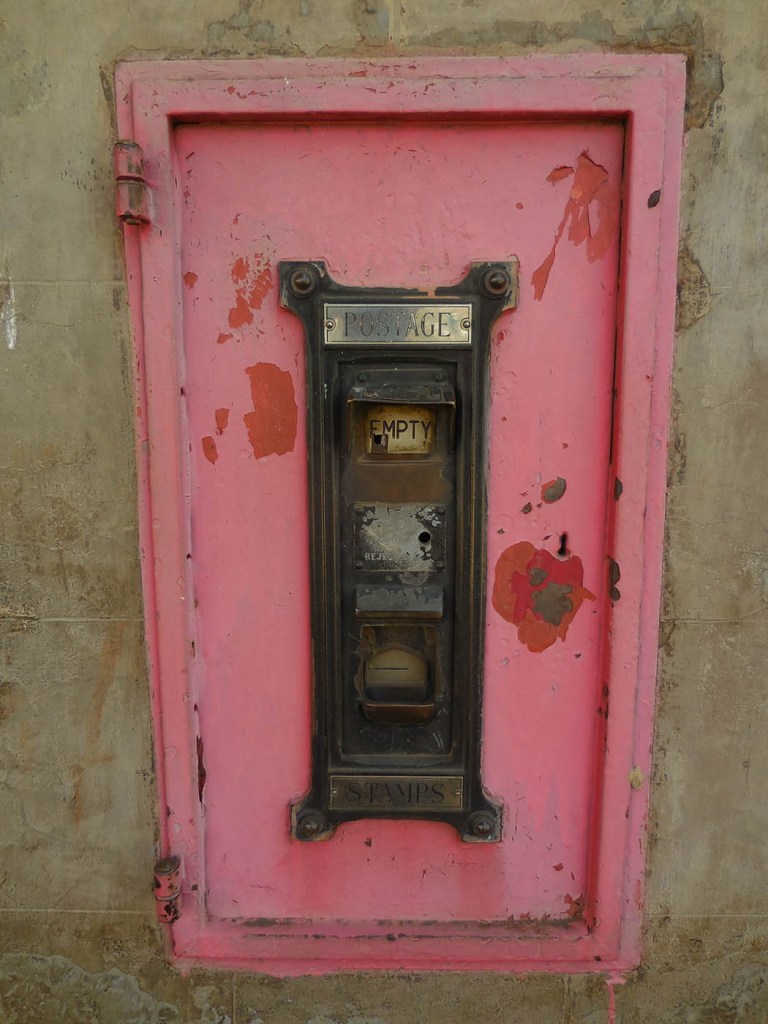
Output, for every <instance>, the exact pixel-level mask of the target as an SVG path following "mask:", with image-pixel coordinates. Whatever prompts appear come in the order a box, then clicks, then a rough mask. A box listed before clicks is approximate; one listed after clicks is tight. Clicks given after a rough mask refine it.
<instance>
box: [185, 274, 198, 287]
mask: <svg viewBox="0 0 768 1024" xmlns="http://www.w3.org/2000/svg"><path fill="white" fill-rule="evenodd" d="M184 284H185V285H186V286H187V288H194V287H195V285H196V284H197V274H193V273H192V271H191V270H188V271H187V272H186V274H185V275H184Z"/></svg>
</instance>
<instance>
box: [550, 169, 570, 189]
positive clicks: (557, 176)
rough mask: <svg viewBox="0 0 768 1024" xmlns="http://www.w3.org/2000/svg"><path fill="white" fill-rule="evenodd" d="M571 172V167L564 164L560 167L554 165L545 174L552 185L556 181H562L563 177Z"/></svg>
mask: <svg viewBox="0 0 768 1024" xmlns="http://www.w3.org/2000/svg"><path fill="white" fill-rule="evenodd" d="M571 174H573V168H572V167H566V166H564V165H563V166H560V167H555V169H554V170H552V171H550V172H549V174H548V175H547V181H551V182H552V184H553V185H554V183H555V182H556V181H562V180H563V178H567V177H568V176H569V175H571Z"/></svg>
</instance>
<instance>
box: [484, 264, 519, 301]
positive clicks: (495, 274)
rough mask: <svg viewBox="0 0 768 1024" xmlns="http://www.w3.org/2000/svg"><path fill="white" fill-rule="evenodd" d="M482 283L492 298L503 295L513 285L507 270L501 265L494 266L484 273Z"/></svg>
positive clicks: (486, 292)
mask: <svg viewBox="0 0 768 1024" xmlns="http://www.w3.org/2000/svg"><path fill="white" fill-rule="evenodd" d="M482 285H483V291H484V292H485V294H486V295H490V296H491V298H494V299H497V298H499V297H500V296H501V295H506V294H507V292H508V291H509V289H510V288H511V287H512V281H511V279H510V276H509V274H508V273H507V271H506V270H502V269H501V268H500V267H494V268H493V269H491V270H487V271H486V272H485V274H483V281H482Z"/></svg>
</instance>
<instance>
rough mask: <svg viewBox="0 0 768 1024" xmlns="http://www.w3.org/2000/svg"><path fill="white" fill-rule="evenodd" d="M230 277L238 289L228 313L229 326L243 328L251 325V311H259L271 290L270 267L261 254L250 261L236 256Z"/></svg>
mask: <svg viewBox="0 0 768 1024" xmlns="http://www.w3.org/2000/svg"><path fill="white" fill-rule="evenodd" d="M231 276H232V280H233V281H234V282H235V284H237V285H238V287H237V290H236V291H235V305H234V306H233V307H232V308H231V309H230V311H229V326H230V327H233V328H237V327H243V326H244V325H245V324H252V323H253V310H255V309H261V305H262V303H263V302H264V299H265V297H266V295H267V293H268V292H269V291H270V289H271V288H272V285H273V282H272V267H271V265H270V262H269V260H268V259H266V258H265V257H264V256H263V255H262V254H261V253H257V254H256V255H255V256H253V258H252V259H251V258H249V257H244V256H238V258H237V259H236V260H235V262H234V263H233V264H232V270H231ZM219 337H221V335H219Z"/></svg>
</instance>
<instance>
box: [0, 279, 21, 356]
mask: <svg viewBox="0 0 768 1024" xmlns="http://www.w3.org/2000/svg"><path fill="white" fill-rule="evenodd" d="M4 277H5V280H4V281H3V286H2V291H0V322H2V325H3V333H4V334H5V344H6V346H7V347H8V351H9V352H12V351H13V350H14V349H15V348H16V342H17V340H18V336H19V328H18V320H17V314H16V289H15V288H14V287H13V281H11V277H10V270H9V269H8V260H7V259H6V261H5V273H4Z"/></svg>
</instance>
